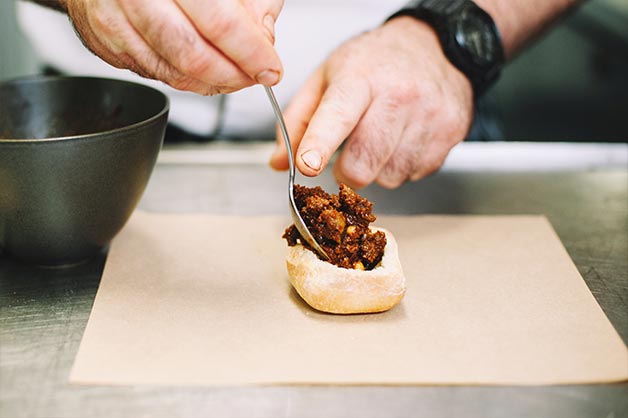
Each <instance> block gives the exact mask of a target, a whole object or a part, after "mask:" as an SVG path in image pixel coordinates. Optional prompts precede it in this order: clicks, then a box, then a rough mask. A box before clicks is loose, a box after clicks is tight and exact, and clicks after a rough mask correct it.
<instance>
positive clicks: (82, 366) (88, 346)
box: [70, 212, 628, 385]
mask: <svg viewBox="0 0 628 418" xmlns="http://www.w3.org/2000/svg"><path fill="white" fill-rule="evenodd" d="M288 224H289V220H288V218H287V217H285V218H280V217H227V216H209V215H189V214H188V215H172V214H168V215H165V214H147V213H141V212H140V213H136V214H134V216H133V217H132V219H131V221H130V222H129V224H128V225H127V226H126V227H125V229H124V230H123V231H122V233H121V234H120V235H119V236H118V237H117V238H116V239H115V241H114V243H113V245H112V248H111V251H110V254H109V257H108V260H107V263H106V267H105V271H104V274H103V277H102V282H101V284H100V288H99V290H98V294H97V296H96V300H95V303H94V307H93V311H92V314H91V316H90V319H89V322H88V325H87V328H86V330H85V334H84V337H83V341H82V343H81V346H80V349H79V352H78V355H77V358H76V361H75V364H74V368H73V371H72V373H71V377H70V380H71V382H74V383H97V384H157V385H161V384H164V385H241V384H382V385H389V384H553V383H584V382H610V381H621V380H626V379H627V378H628V353H627V350H626V347H625V345H624V344H623V342H622V341H621V339H620V337H619V336H618V335H617V333H616V332H615V330H614V329H613V327H612V326H611V324H610V323H609V321H608V319H607V318H606V316H605V315H604V313H603V312H602V310H601V309H600V307H599V306H598V304H597V303H596V301H595V299H594V298H593V296H592V295H591V293H590V292H589V290H588V288H587V287H586V284H585V283H584V281H583V280H582V278H581V276H580V274H579V273H578V271H577V269H576V268H575V266H574V264H573V263H572V261H571V260H570V258H569V256H568V254H567V253H566V251H565V249H564V248H563V246H562V245H561V243H560V241H559V239H558V237H557V236H556V234H555V233H554V231H553V230H552V228H551V226H550V224H549V223H548V221H547V220H546V219H545V218H544V217H540V216H491V217H484V216H415V217H384V216H381V217H380V218H379V219H378V221H377V225H380V226H383V227H386V228H389V229H390V230H391V231H392V232H393V233H394V234H395V236H396V238H397V240H398V243H399V248H400V257H401V262H402V265H403V267H404V270H405V273H406V276H407V286H408V291H407V294H406V297H405V299H404V300H403V302H402V303H401V304H400V305H398V306H397V307H395V308H394V309H392V310H391V311H389V312H386V313H383V314H371V315H351V316H335V315H330V314H324V313H320V312H317V311H314V310H312V309H311V308H309V307H308V306H307V305H305V303H304V302H303V301H302V300H301V299H300V298H299V296H298V294H296V292H294V291H293V290H292V288H291V287H290V284H289V282H288V277H287V273H286V268H285V251H286V243H285V241H284V240H282V239H280V236H281V234H282V232H283V229H284V228H285V227H286V226H287V225H288Z"/></svg>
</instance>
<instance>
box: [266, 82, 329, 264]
mask: <svg viewBox="0 0 628 418" xmlns="http://www.w3.org/2000/svg"><path fill="white" fill-rule="evenodd" d="M264 88H265V89H266V94H267V95H268V98H269V99H270V104H271V105H272V106H273V111H274V112H275V117H276V118H277V122H278V123H279V128H280V129H281V134H282V136H283V140H284V141H285V143H286V149H287V150H288V163H289V164H290V171H289V177H288V198H289V201H290V214H291V215H292V221H293V222H294V226H296V227H297V231H299V234H301V237H302V238H303V239H304V240H305V241H307V243H308V244H310V246H311V247H312V248H314V250H316V252H317V253H318V255H320V256H321V258H322V259H324V260H327V261H329V256H328V255H327V253H326V252H325V250H323V248H322V247H321V246H320V245H318V242H316V240H315V239H314V237H313V236H312V234H311V233H310V231H309V230H308V229H307V225H305V222H303V218H301V215H300V214H299V209H298V208H297V203H296V202H295V200H294V176H295V170H294V155H293V154H292V146H291V145H290V138H289V137H288V130H287V129H286V123H285V122H284V120H283V115H282V114H281V109H280V108H279V104H278V103H277V99H276V98H275V93H273V90H272V89H271V88H270V87H268V86H264Z"/></svg>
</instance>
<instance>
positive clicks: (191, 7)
mask: <svg viewBox="0 0 628 418" xmlns="http://www.w3.org/2000/svg"><path fill="white" fill-rule="evenodd" d="M177 2H178V4H179V6H180V7H181V9H182V10H183V11H184V12H185V14H186V15H187V17H188V19H190V20H191V21H192V22H194V24H195V26H196V28H197V30H198V31H199V32H200V33H201V35H202V36H203V37H204V38H205V39H207V40H208V41H209V42H211V43H212V44H213V45H214V46H215V47H216V48H218V49H219V50H220V51H221V52H222V53H223V54H225V55H226V56H227V57H229V58H230V59H231V60H232V61H233V62H234V63H235V64H236V65H237V66H238V67H239V68H240V69H242V71H244V72H245V73H246V74H247V75H248V76H249V77H251V78H252V79H254V80H256V81H257V82H258V83H260V84H264V85H267V86H271V85H274V84H277V83H278V82H279V80H280V79H281V73H282V66H281V61H280V60H279V56H278V55H277V52H276V51H275V48H274V47H273V45H272V43H271V42H269V40H268V39H267V37H266V35H265V33H264V32H265V31H264V30H263V29H262V27H260V25H259V24H258V23H257V22H255V21H254V19H252V18H251V16H250V14H249V12H248V11H247V10H246V9H245V8H244V6H243V5H242V4H241V3H240V2H236V1H230V0H214V1H211V2H201V1H195V0H177Z"/></svg>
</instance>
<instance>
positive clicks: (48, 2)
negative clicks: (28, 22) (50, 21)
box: [29, 0, 68, 13]
mask: <svg viewBox="0 0 628 418" xmlns="http://www.w3.org/2000/svg"><path fill="white" fill-rule="evenodd" d="M29 1H31V2H33V3H37V4H41V5H42V6H46V7H49V8H51V9H54V10H58V11H60V12H65V13H67V11H68V9H67V7H66V3H67V0H29Z"/></svg>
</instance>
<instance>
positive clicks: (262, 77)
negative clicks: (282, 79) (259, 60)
mask: <svg viewBox="0 0 628 418" xmlns="http://www.w3.org/2000/svg"><path fill="white" fill-rule="evenodd" d="M255 80H257V82H258V83H259V84H263V85H265V86H272V85H274V84H276V83H277V82H278V81H279V72H278V71H275V70H264V71H262V72H261V73H259V74H258V75H257V76H255Z"/></svg>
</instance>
